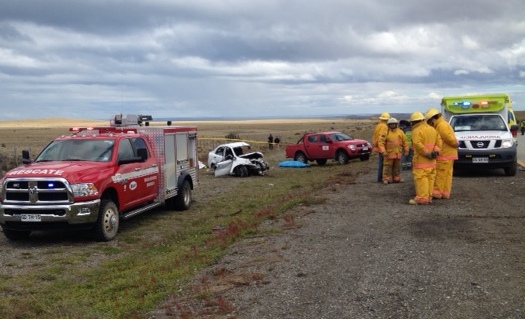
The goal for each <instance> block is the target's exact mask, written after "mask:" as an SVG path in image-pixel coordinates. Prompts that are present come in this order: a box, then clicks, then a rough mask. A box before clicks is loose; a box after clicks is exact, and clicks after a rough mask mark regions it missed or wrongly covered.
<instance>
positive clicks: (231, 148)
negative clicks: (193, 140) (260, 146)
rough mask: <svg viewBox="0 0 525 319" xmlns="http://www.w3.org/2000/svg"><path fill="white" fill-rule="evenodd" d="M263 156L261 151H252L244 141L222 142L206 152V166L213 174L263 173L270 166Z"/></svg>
mask: <svg viewBox="0 0 525 319" xmlns="http://www.w3.org/2000/svg"><path fill="white" fill-rule="evenodd" d="M263 157H264V155H263V154H262V153H261V152H252V150H251V147H250V144H248V143H246V142H234V143H228V144H222V145H219V146H217V147H216V148H215V149H214V150H213V151H211V152H210V153H208V167H210V168H211V169H213V171H214V174H215V176H223V175H233V176H239V177H246V176H250V175H264V173H265V171H267V170H268V169H270V167H269V166H268V163H266V162H265V161H264V160H263Z"/></svg>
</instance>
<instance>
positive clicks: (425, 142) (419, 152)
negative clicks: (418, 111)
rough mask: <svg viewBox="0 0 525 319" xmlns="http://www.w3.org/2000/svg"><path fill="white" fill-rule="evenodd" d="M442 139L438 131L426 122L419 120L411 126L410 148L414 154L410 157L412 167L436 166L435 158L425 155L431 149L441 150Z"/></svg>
mask: <svg viewBox="0 0 525 319" xmlns="http://www.w3.org/2000/svg"><path fill="white" fill-rule="evenodd" d="M442 144H443V142H442V140H441V137H440V136H439V133H438V131H437V130H436V129H435V128H433V127H432V126H430V125H428V124H427V122H425V121H421V122H418V123H415V124H414V126H412V148H413V149H414V156H413V158H412V167H413V168H414V169H418V168H430V167H436V159H431V158H427V157H425V155H426V154H428V153H429V152H431V151H435V152H441V147H442Z"/></svg>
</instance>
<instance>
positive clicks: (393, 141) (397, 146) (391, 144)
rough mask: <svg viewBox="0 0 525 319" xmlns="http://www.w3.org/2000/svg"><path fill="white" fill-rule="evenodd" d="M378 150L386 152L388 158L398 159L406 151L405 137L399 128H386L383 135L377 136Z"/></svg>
mask: <svg viewBox="0 0 525 319" xmlns="http://www.w3.org/2000/svg"><path fill="white" fill-rule="evenodd" d="M379 152H380V153H385V152H386V153H387V154H388V155H387V158H389V159H400V158H401V155H403V153H405V154H406V153H408V144H407V138H406V135H405V133H404V132H403V130H401V129H400V128H397V127H396V128H395V129H388V131H387V133H386V135H385V137H383V138H379Z"/></svg>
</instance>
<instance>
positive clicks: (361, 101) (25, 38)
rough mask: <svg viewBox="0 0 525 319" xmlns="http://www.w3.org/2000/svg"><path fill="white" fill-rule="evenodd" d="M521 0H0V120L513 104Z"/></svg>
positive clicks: (522, 22) (520, 64)
mask: <svg viewBox="0 0 525 319" xmlns="http://www.w3.org/2000/svg"><path fill="white" fill-rule="evenodd" d="M524 13H525V1H523V0H505V1H494V0H461V1H458V0H440V1H435V0H397V1H386V0H383V1H380V0H359V1H357V0H191V1H189V0H183V1H179V0H83V1H77V0H45V1H44V0H41V1H35V0H2V1H1V2H0V110H1V112H0V120H11V119H24V118H45V117H57V116H60V117H78V118H93V119H109V118H111V117H112V116H113V115H114V114H117V113H124V114H151V115H153V117H154V118H155V117H157V118H160V117H162V118H165V117H169V118H174V119H176V118H179V117H184V118H187V117H196V118H207V117H229V118H230V117H242V118H250V117H294V116H328V115H345V114H375V113H380V112H383V111H389V112H413V111H417V110H421V111H425V110H426V109H428V108H429V107H432V106H434V107H435V106H438V105H439V101H440V97H441V96H443V95H455V94H467V93H485V92H507V93H509V94H510V96H511V98H512V100H514V107H515V108H516V109H518V110H525V17H524Z"/></svg>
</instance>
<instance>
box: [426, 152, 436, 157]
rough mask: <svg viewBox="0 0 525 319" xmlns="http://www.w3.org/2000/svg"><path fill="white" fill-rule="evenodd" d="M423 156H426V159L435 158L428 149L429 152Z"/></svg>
mask: <svg viewBox="0 0 525 319" xmlns="http://www.w3.org/2000/svg"><path fill="white" fill-rule="evenodd" d="M425 157H426V158H428V159H434V158H436V155H435V153H434V151H430V152H428V153H426V154H425Z"/></svg>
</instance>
